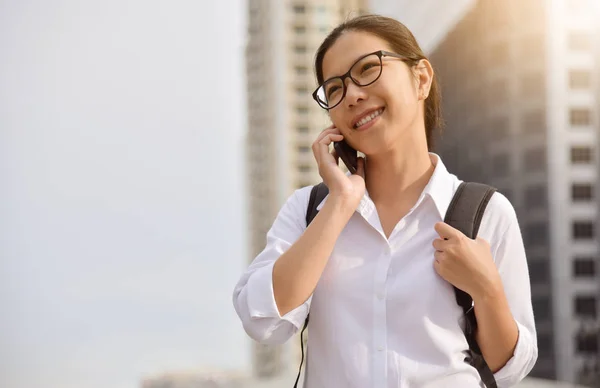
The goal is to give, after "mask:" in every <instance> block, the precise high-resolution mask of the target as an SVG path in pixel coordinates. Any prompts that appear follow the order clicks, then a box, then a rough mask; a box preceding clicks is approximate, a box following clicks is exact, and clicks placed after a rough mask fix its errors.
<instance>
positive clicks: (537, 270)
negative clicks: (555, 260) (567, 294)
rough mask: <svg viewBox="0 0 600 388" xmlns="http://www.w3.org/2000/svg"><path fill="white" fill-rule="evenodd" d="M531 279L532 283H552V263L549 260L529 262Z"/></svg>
mask: <svg viewBox="0 0 600 388" xmlns="http://www.w3.org/2000/svg"><path fill="white" fill-rule="evenodd" d="M529 279H530V280H531V283H532V284H547V285H549V284H550V264H549V263H548V261H547V260H543V261H538V260H536V261H531V262H529Z"/></svg>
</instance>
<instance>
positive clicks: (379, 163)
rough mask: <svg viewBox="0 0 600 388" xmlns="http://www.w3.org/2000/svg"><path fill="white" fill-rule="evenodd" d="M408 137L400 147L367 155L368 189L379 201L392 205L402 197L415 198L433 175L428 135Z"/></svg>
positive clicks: (400, 143) (401, 140) (375, 199)
mask: <svg viewBox="0 0 600 388" xmlns="http://www.w3.org/2000/svg"><path fill="white" fill-rule="evenodd" d="M413 133H414V132H413ZM406 137H408V136H405V137H403V138H402V139H400V140H399V141H398V143H399V145H400V146H399V147H395V148H393V149H390V150H388V151H387V152H384V153H381V154H375V155H368V156H367V163H366V184H367V190H368V191H369V196H370V197H371V199H373V201H374V202H376V203H382V204H393V203H395V202H397V199H398V197H399V196H401V197H404V198H412V197H415V198H414V200H415V201H416V199H417V198H418V196H419V195H420V194H421V192H422V191H423V189H424V188H425V186H426V185H427V183H428V182H429V179H430V178H431V175H432V174H433V171H434V169H435V165H434V161H433V160H432V157H430V155H429V152H428V149H427V141H426V139H425V136H418V137H412V138H410V139H406Z"/></svg>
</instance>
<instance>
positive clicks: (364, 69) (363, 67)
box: [361, 62, 379, 73]
mask: <svg viewBox="0 0 600 388" xmlns="http://www.w3.org/2000/svg"><path fill="white" fill-rule="evenodd" d="M374 67H379V63H372V62H371V63H365V64H364V65H363V66H362V69H361V73H364V72H366V71H368V70H370V69H372V68H374Z"/></svg>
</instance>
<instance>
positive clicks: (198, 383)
mask: <svg viewBox="0 0 600 388" xmlns="http://www.w3.org/2000/svg"><path fill="white" fill-rule="evenodd" d="M247 386H248V376H245V375H243V374H241V373H238V372H229V371H189V372H179V373H166V374H163V375H160V376H154V377H148V378H146V379H144V380H142V383H141V385H140V387H141V388H245V387H247Z"/></svg>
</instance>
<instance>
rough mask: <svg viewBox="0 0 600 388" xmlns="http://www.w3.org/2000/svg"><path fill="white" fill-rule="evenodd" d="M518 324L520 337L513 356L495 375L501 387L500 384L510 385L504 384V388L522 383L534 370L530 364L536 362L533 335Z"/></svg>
mask: <svg viewBox="0 0 600 388" xmlns="http://www.w3.org/2000/svg"><path fill="white" fill-rule="evenodd" d="M516 323H517V328H518V330H519V337H518V339H517V345H516V347H515V351H514V353H513V356H512V357H511V358H510V359H509V360H508V362H507V363H506V364H505V365H504V366H503V367H502V369H500V370H499V371H498V372H496V373H494V377H495V379H496V382H497V383H498V386H499V387H500V386H501V385H500V383H508V385H505V384H502V386H512V385H514V384H516V383H518V382H519V381H521V380H522V379H523V378H524V377H525V376H526V375H527V373H529V371H530V370H531V368H532V366H530V365H529V364H531V363H532V362H535V359H536V357H534V355H533V353H534V352H536V344H535V342H534V341H533V339H532V337H531V333H530V332H529V330H527V328H526V327H525V326H523V325H521V324H520V323H519V322H516Z"/></svg>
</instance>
